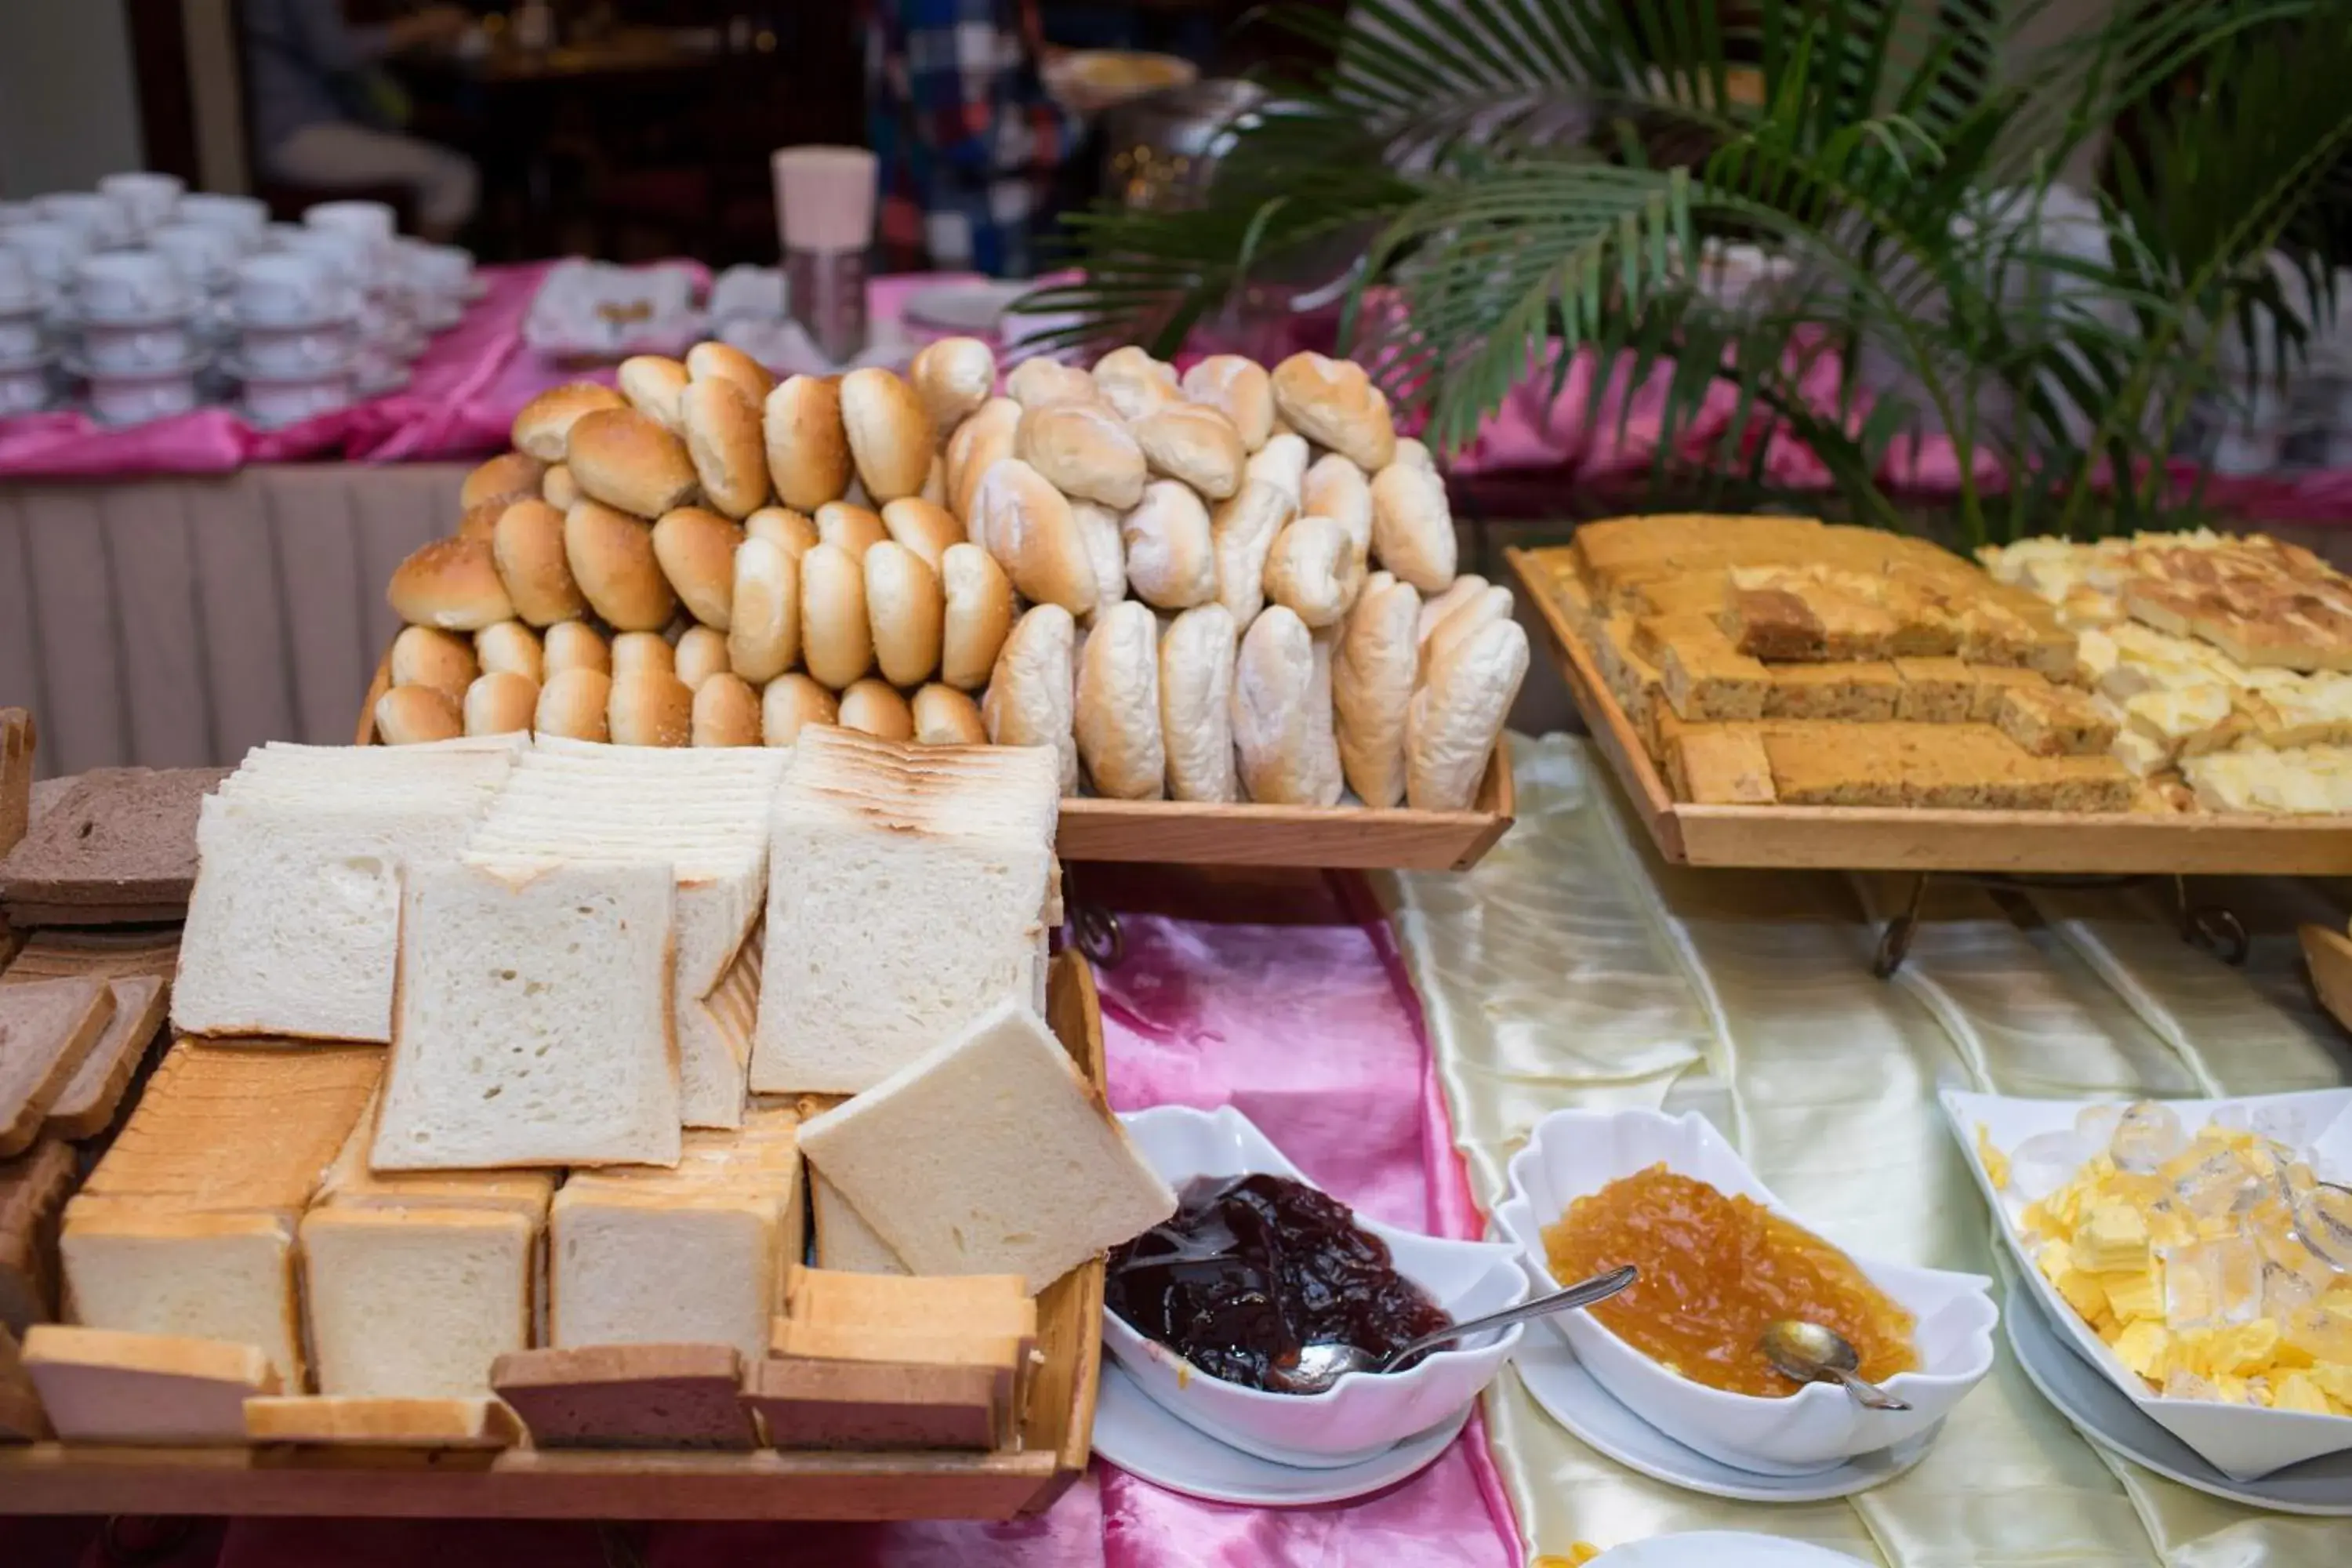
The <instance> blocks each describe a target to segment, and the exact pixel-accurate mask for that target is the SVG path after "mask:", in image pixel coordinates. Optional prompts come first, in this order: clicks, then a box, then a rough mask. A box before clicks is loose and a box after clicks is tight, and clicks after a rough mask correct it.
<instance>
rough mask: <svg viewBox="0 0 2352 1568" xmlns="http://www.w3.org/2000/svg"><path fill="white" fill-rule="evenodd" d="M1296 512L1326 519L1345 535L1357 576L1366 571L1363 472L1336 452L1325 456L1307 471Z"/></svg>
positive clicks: (1367, 499) (1367, 503) (1367, 494)
mask: <svg viewBox="0 0 2352 1568" xmlns="http://www.w3.org/2000/svg"><path fill="white" fill-rule="evenodd" d="M1298 510H1300V511H1303V512H1312V513H1314V514H1315V515H1316V516H1318V517H1328V518H1329V519H1330V520H1331V521H1333V522H1336V523H1338V524H1339V527H1340V528H1341V529H1342V530H1343V531H1345V532H1346V533H1347V535H1348V545H1349V550H1351V551H1352V552H1354V554H1355V558H1356V570H1357V572H1358V573H1359V574H1361V573H1363V572H1365V571H1367V570H1369V566H1368V563H1369V562H1370V559H1371V549H1372V482H1371V480H1370V479H1366V478H1365V477H1364V470H1363V469H1361V468H1358V467H1356V465H1355V464H1353V463H1351V462H1349V460H1348V459H1347V458H1343V457H1341V456H1339V453H1337V452H1326V453H1324V454H1323V455H1322V456H1321V457H1319V458H1316V459H1315V462H1314V465H1313V466H1312V467H1311V468H1308V469H1307V478H1306V480H1305V481H1304V483H1303V484H1302V485H1301V486H1300V488H1299V492H1298Z"/></svg>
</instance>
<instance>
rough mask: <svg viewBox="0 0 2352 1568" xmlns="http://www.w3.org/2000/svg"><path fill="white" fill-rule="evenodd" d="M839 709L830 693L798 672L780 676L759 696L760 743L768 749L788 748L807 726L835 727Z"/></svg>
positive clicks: (769, 683)
mask: <svg viewBox="0 0 2352 1568" xmlns="http://www.w3.org/2000/svg"><path fill="white" fill-rule="evenodd" d="M840 721H841V705H840V704H839V703H838V702H835V700H834V698H833V693H832V692H830V691H827V690H826V689H824V687H822V686H819V685H818V684H817V683H816V682H815V681H814V680H811V679H809V678H808V677H807V676H805V675H802V674H800V673H799V672H798V671H795V672H793V674H791V675H780V676H778V677H776V679H773V680H772V681H770V682H768V689H766V690H765V691H762V692H761V693H760V739H761V743H762V744H765V745H770V746H789V745H791V744H792V743H793V742H795V741H797V740H799V739H800V738H801V730H802V729H803V726H806V725H810V724H837V723H839V722H840Z"/></svg>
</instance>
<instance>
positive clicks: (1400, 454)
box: [1396, 436, 1437, 473]
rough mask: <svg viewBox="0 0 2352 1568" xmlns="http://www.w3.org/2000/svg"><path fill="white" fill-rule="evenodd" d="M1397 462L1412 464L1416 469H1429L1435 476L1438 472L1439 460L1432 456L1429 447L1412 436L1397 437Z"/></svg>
mask: <svg viewBox="0 0 2352 1568" xmlns="http://www.w3.org/2000/svg"><path fill="white" fill-rule="evenodd" d="M1396 460H1397V461H1398V462H1400V463H1410V464H1412V466H1413V467H1414V468H1427V469H1428V470H1429V471H1430V472H1431V473H1435V472H1437V459H1436V458H1433V457H1431V456H1430V454H1429V448H1428V447H1425V446H1423V445H1422V443H1421V442H1419V441H1416V440H1415V439H1413V438H1412V437H1410V436H1400V437H1397V444H1396Z"/></svg>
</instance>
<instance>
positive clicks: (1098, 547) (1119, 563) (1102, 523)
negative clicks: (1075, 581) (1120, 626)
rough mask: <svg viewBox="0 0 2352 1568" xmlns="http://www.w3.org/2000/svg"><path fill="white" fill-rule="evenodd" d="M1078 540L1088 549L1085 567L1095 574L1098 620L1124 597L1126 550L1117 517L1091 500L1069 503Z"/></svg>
mask: <svg viewBox="0 0 2352 1568" xmlns="http://www.w3.org/2000/svg"><path fill="white" fill-rule="evenodd" d="M1070 516H1071V517H1072V518H1073V519H1075V520H1076V522H1077V525H1078V538H1079V540H1080V541H1081V542H1083V543H1084V544H1085V545H1086V547H1087V564H1088V565H1089V566H1091V567H1092V568H1093V570H1094V574H1095V607H1094V609H1093V610H1091V611H1090V612H1088V613H1089V614H1091V615H1096V616H1099V615H1101V614H1102V613H1103V611H1105V610H1107V609H1108V608H1109V607H1110V606H1111V605H1116V604H1118V602H1119V601H1120V600H1121V599H1124V598H1126V597H1127V547H1126V545H1125V544H1123V543H1122V542H1120V540H1119V534H1118V513H1117V512H1115V511H1113V510H1110V509H1109V508H1108V507H1106V506H1097V505H1096V504H1095V503H1094V502H1092V501H1090V500H1076V501H1072V502H1071V503H1070Z"/></svg>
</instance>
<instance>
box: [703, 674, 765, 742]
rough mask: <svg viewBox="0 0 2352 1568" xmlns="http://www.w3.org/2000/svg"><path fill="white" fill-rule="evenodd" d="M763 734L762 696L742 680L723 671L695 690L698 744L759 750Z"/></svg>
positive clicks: (738, 676)
mask: <svg viewBox="0 0 2352 1568" xmlns="http://www.w3.org/2000/svg"><path fill="white" fill-rule="evenodd" d="M760 730H761V713H760V694H759V693H758V692H756V691H754V690H752V689H751V685H750V684H749V683H748V682H746V681H745V680H744V679H743V678H742V677H741V676H740V675H732V674H730V673H729V672H728V671H726V670H723V669H722V670H720V671H719V672H718V673H717V674H715V675H713V676H711V678H710V679H708V680H706V681H704V682H703V683H702V684H701V685H700V686H698V687H696V688H695V689H694V714H693V728H692V739H693V743H694V744H696V745H698V746H756V745H758V744H759V743H760Z"/></svg>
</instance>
